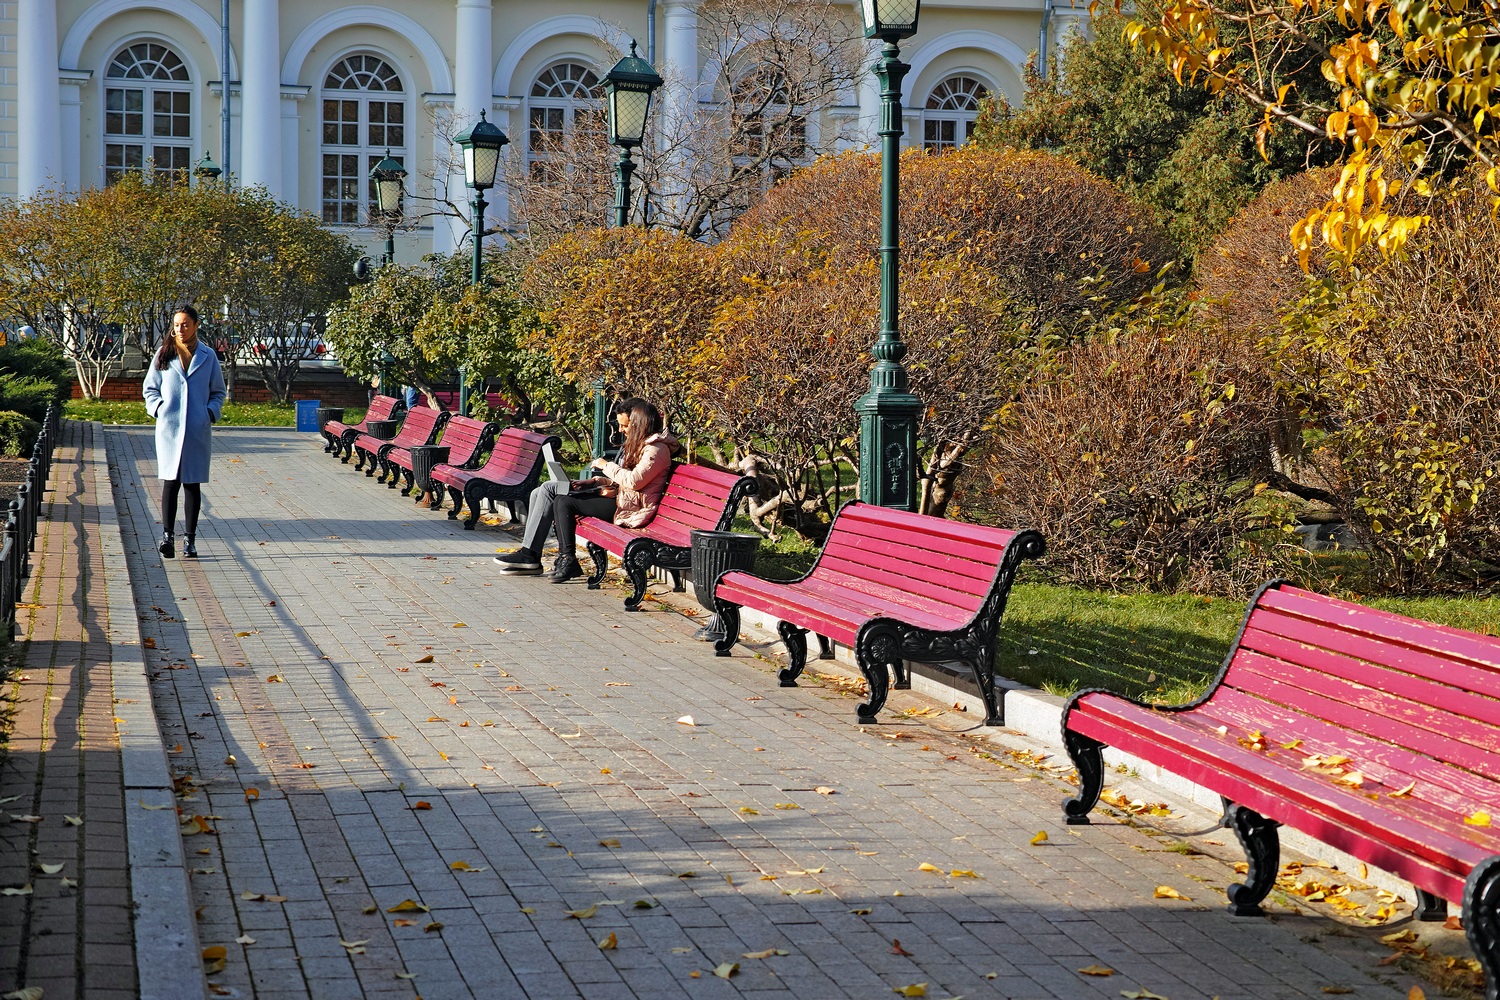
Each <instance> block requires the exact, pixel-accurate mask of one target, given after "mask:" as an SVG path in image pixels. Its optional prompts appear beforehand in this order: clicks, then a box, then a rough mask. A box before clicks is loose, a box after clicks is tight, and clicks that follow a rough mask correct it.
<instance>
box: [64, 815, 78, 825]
mask: <svg viewBox="0 0 1500 1000" xmlns="http://www.w3.org/2000/svg"><path fill="white" fill-rule="evenodd" d="M63 822H64V823H66V824H68V825H69V826H82V825H83V817H82V816H64V817H63Z"/></svg>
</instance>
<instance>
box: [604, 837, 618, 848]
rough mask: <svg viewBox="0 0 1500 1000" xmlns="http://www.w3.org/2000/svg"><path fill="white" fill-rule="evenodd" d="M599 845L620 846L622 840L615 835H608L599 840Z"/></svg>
mask: <svg viewBox="0 0 1500 1000" xmlns="http://www.w3.org/2000/svg"><path fill="white" fill-rule="evenodd" d="M599 846H600V847H619V846H620V841H619V839H618V838H615V837H606V838H605V839H603V840H601V841H599Z"/></svg>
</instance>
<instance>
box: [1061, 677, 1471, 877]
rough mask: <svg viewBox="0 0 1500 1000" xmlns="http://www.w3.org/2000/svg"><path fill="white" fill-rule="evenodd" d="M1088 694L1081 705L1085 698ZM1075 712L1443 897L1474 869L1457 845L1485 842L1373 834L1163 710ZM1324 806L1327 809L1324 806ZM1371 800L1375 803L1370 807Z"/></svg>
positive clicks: (1119, 740) (1161, 760)
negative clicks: (1166, 720) (1164, 724)
mask: <svg viewBox="0 0 1500 1000" xmlns="http://www.w3.org/2000/svg"><path fill="white" fill-rule="evenodd" d="M1087 697H1088V696H1084V699H1083V700H1081V701H1079V702H1078V703H1077V704H1078V705H1080V706H1081V705H1083V704H1084V703H1085V702H1086V701H1087ZM1110 707H1111V709H1114V708H1115V707H1116V706H1115V705H1111V706H1110ZM1075 714H1076V717H1074V716H1073V715H1070V717H1069V720H1068V728H1069V729H1070V730H1072V731H1074V732H1078V733H1081V734H1083V735H1085V736H1092V737H1094V738H1096V739H1101V740H1108V741H1109V743H1110V745H1111V746H1116V747H1118V748H1119V749H1121V750H1123V751H1125V752H1127V753H1131V754H1134V755H1136V756H1138V757H1140V758H1142V759H1143V760H1147V761H1150V762H1153V763H1157V764H1161V765H1163V766H1165V767H1168V768H1170V769H1171V770H1172V772H1173V773H1174V774H1180V775H1182V776H1183V777H1184V778H1187V779H1188V780H1189V781H1193V782H1195V783H1197V784H1199V785H1202V786H1203V787H1205V788H1208V789H1210V790H1212V791H1214V792H1216V793H1218V794H1221V795H1224V796H1226V797H1228V798H1230V799H1232V800H1233V801H1234V802H1236V803H1239V804H1240V805H1243V806H1246V807H1247V808H1250V809H1253V810H1255V811H1256V812H1258V813H1260V814H1261V815H1263V816H1267V817H1270V818H1272V819H1276V820H1278V821H1279V822H1283V823H1287V824H1288V825H1290V826H1294V827H1296V828H1297V829H1299V830H1302V831H1303V832H1305V833H1307V834H1309V835H1311V836H1313V837H1316V838H1317V839H1319V840H1321V841H1323V842H1324V843H1326V844H1329V845H1331V846H1333V847H1335V848H1337V849H1339V850H1342V851H1345V852H1347V853H1349V854H1352V855H1354V856H1355V857H1357V858H1359V859H1361V860H1363V861H1365V862H1368V863H1369V864H1372V865H1375V866H1377V867H1380V868H1383V869H1385V870H1386V871H1390V872H1394V873H1396V874H1397V875H1400V876H1401V877H1402V878H1405V879H1407V880H1408V881H1411V882H1413V883H1415V884H1417V885H1419V886H1421V887H1422V888H1424V889H1427V890H1428V891H1430V892H1434V893H1436V894H1438V895H1439V896H1442V897H1443V898H1444V899H1459V898H1461V896H1462V894H1463V883H1464V876H1465V874H1466V873H1467V868H1464V869H1462V870H1461V871H1459V870H1455V866H1454V864H1453V853H1452V852H1455V851H1456V852H1459V853H1463V854H1468V855H1470V856H1472V857H1474V858H1477V857H1481V856H1483V852H1482V849H1478V848H1476V847H1475V845H1473V844H1471V843H1469V842H1467V841H1462V840H1459V839H1457V838H1448V837H1435V839H1437V840H1440V841H1442V842H1443V846H1440V847H1439V848H1438V849H1436V850H1433V849H1431V848H1428V847H1419V846H1418V845H1416V844H1411V843H1410V842H1409V841H1408V843H1407V844H1399V843H1392V842H1391V841H1392V838H1390V837H1389V836H1388V831H1386V830H1385V829H1384V827H1383V825H1382V826H1379V827H1378V828H1379V829H1380V833H1379V834H1378V835H1376V836H1373V837H1371V836H1366V835H1364V834H1362V833H1360V832H1357V831H1356V830H1354V829H1353V828H1351V826H1350V825H1349V818H1348V816H1347V814H1346V813H1344V812H1343V811H1342V809H1341V808H1337V807H1334V808H1329V807H1328V806H1329V804H1330V803H1329V802H1328V801H1325V797H1324V796H1322V795H1321V794H1320V795H1316V796H1312V797H1311V799H1310V801H1309V800H1308V799H1303V798H1301V797H1299V798H1298V800H1297V801H1295V802H1294V801H1293V800H1292V793H1291V791H1290V790H1289V789H1288V788H1287V786H1285V785H1283V784H1281V782H1280V779H1281V778H1282V777H1283V775H1282V774H1281V773H1279V772H1278V773H1277V774H1276V777H1275V779H1267V778H1266V777H1265V776H1264V774H1263V768H1262V767H1258V766H1256V765H1257V763H1258V762H1257V761H1255V760H1252V759H1250V757H1249V754H1251V753H1252V752H1251V751H1247V750H1243V748H1240V747H1238V746H1235V745H1233V744H1232V743H1230V744H1229V745H1227V746H1212V747H1209V748H1207V749H1206V750H1195V749H1194V748H1193V747H1192V746H1191V745H1190V744H1189V743H1186V742H1184V741H1183V740H1181V739H1179V738H1178V733H1177V732H1175V731H1173V732H1166V731H1160V730H1159V729H1158V727H1159V725H1160V717H1159V715H1156V714H1153V715H1152V717H1151V718H1150V719H1148V720H1141V722H1137V723H1135V724H1134V725H1130V726H1128V727H1127V726H1126V725H1123V724H1122V723H1121V720H1120V719H1118V718H1116V717H1113V711H1111V712H1110V713H1109V714H1108V715H1103V716H1096V715H1095V714H1094V713H1093V712H1091V711H1089V710H1087V709H1085V710H1083V711H1082V712H1079V713H1075ZM1142 723H1144V724H1142ZM1226 742H1227V741H1226ZM1221 751H1222V753H1221ZM1334 792H1335V794H1334V795H1333V796H1331V797H1328V798H1329V799H1331V801H1333V802H1337V803H1338V806H1342V805H1343V804H1345V803H1347V804H1348V805H1350V806H1351V807H1353V808H1356V809H1363V811H1365V812H1366V813H1367V814H1369V815H1370V818H1371V819H1373V821H1374V822H1375V823H1376V824H1381V823H1383V820H1384V818H1385V817H1384V814H1383V813H1382V812H1381V811H1380V810H1379V809H1377V808H1375V807H1374V804H1373V803H1370V802H1369V800H1367V799H1364V798H1363V797H1362V796H1357V795H1347V794H1345V795H1339V794H1338V793H1337V790H1336V789H1335V790H1334ZM1356 800H1357V801H1356ZM1320 805H1321V806H1324V808H1317V806H1320ZM1365 806H1368V807H1370V808H1368V809H1364V807H1365ZM1403 839H1406V838H1403ZM1445 848H1446V850H1445ZM1470 863H1472V861H1471V862H1470Z"/></svg>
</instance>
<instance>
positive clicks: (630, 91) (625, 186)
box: [604, 41, 662, 226]
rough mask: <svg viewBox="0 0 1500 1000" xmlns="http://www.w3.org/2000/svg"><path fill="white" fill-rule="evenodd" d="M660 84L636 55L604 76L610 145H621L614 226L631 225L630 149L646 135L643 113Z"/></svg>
mask: <svg viewBox="0 0 1500 1000" xmlns="http://www.w3.org/2000/svg"><path fill="white" fill-rule="evenodd" d="M661 85H662V78H661V76H660V75H658V74H657V72H656V70H654V69H652V68H651V64H650V63H648V62H647V61H646V60H644V59H642V58H641V57H640V56H637V55H636V54H635V42H634V41H632V42H631V43H630V55H628V56H626V57H625V58H624V59H621V60H620V61H619V62H617V63H615V67H614V69H612V70H610V71H609V72H608V73H607V74H605V76H604V92H605V93H606V94H607V95H608V99H609V144H610V145H611V146H619V147H620V162H619V164H618V165H617V166H616V171H617V173H616V177H615V225H617V226H626V225H629V224H630V177H631V175H632V174H634V173H635V161H634V160H633V159H631V157H630V151H631V150H632V149H634V148H635V147H636V146H639V145H640V144H641V143H642V141H644V139H645V136H646V116H647V115H648V114H649V113H650V111H651V95H652V94H654V93H655V92H656V89H657V88H658V87H660V86H661Z"/></svg>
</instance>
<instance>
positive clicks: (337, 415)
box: [318, 406, 344, 452]
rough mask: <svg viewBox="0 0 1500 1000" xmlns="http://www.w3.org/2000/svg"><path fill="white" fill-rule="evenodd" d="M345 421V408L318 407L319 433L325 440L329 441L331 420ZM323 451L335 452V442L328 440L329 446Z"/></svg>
mask: <svg viewBox="0 0 1500 1000" xmlns="http://www.w3.org/2000/svg"><path fill="white" fill-rule="evenodd" d="M343 419H344V408H343V407H342V406H320V407H318V433H319V434H322V435H323V438H324V440H328V434H327V430H328V421H330V420H343ZM323 450H324V451H325V452H332V451H333V442H332V441H331V440H328V444H327V446H326V447H325V448H324V449H323Z"/></svg>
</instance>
